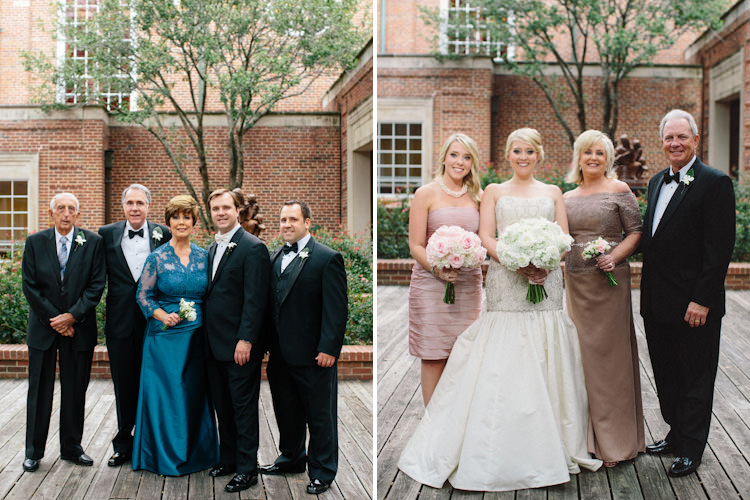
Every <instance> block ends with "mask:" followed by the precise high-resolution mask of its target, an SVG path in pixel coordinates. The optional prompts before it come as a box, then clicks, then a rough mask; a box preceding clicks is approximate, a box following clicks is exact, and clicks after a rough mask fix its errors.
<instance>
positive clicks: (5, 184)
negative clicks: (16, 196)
mask: <svg viewBox="0 0 750 500" xmlns="http://www.w3.org/2000/svg"><path fill="white" fill-rule="evenodd" d="M10 186H11V182H10V181H0V196H2V195H10V193H11V191H10Z"/></svg>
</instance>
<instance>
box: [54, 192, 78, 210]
mask: <svg viewBox="0 0 750 500" xmlns="http://www.w3.org/2000/svg"><path fill="white" fill-rule="evenodd" d="M63 196H67V197H69V198H73V199H74V200H75V202H76V212H80V211H81V204H80V203H79V202H78V198H76V195H74V194H73V193H66V192H63V193H57V194H56V195H55V196H53V197H52V200H51V201H50V202H49V209H50V210H54V209H55V203H56V202H57V200H58V199H60V198H62V197H63Z"/></svg>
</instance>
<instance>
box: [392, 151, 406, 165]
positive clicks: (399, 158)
mask: <svg viewBox="0 0 750 500" xmlns="http://www.w3.org/2000/svg"><path fill="white" fill-rule="evenodd" d="M395 157H396V161H395V162H394V163H396V165H406V154H405V153H396V155H395Z"/></svg>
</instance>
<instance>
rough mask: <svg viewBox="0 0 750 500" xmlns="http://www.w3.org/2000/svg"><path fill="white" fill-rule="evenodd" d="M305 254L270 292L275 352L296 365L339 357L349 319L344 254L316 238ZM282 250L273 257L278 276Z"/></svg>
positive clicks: (275, 280)
mask: <svg viewBox="0 0 750 500" xmlns="http://www.w3.org/2000/svg"><path fill="white" fill-rule="evenodd" d="M305 249H307V250H308V254H307V257H306V258H301V254H302V253H303V252H304V249H303V250H301V251H300V252H299V253H298V254H297V256H296V257H295V258H294V260H293V261H292V262H290V263H289V266H288V267H287V268H286V270H285V272H284V274H287V273H288V274H287V276H286V277H285V278H284V279H282V280H279V279H277V277H276V276H275V277H274V278H273V279H272V281H273V283H274V286H273V290H271V307H272V313H273V314H272V316H273V324H274V326H275V328H274V330H275V331H274V335H273V339H272V344H271V348H272V350H278V351H279V352H280V354H281V356H282V357H283V358H284V360H285V361H286V362H287V363H288V364H290V365H295V366H302V365H312V364H315V363H316V361H315V356H317V355H318V353H320V352H324V353H326V354H330V355H331V356H335V357H337V358H338V357H339V355H340V354H341V346H342V344H343V343H344V333H345V332H346V321H347V318H348V315H349V307H348V299H347V293H346V292H347V285H346V269H345V267H344V259H343V257H342V256H341V254H340V253H338V252H336V251H334V250H332V249H330V248H328V247H327V246H325V245H323V244H322V243H318V242H316V241H315V240H314V239H313V238H310V239H309V240H308V243H307V245H306V247H305ZM280 255H281V249H278V250H276V252H274V254H273V257H272V258H271V262H272V269H273V271H272V272H274V273H276V272H277V271H278V270H279V269H280V266H279V265H278V264H279V262H278V261H280V260H281V256H280Z"/></svg>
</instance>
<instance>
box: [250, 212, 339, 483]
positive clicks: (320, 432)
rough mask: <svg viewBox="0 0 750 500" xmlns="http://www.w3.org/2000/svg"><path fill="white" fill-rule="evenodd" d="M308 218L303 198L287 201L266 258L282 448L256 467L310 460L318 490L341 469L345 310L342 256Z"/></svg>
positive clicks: (284, 467) (274, 470) (301, 464)
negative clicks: (277, 244) (315, 234)
mask: <svg viewBox="0 0 750 500" xmlns="http://www.w3.org/2000/svg"><path fill="white" fill-rule="evenodd" d="M310 219H311V214H310V207H309V206H308V205H307V204H306V203H304V202H301V201H296V200H293V201H288V202H286V203H285V204H284V206H283V207H282V209H281V216H280V229H281V238H282V239H283V240H284V242H285V245H284V246H283V247H282V248H280V249H278V250H276V252H275V253H274V254H273V257H272V258H271V266H272V271H271V299H270V301H271V304H270V307H271V313H272V314H271V315H272V319H273V323H272V324H273V328H272V339H271V346H270V358H269V361H268V369H267V373H268V381H269V383H270V386H271V396H272V399H273V408H274V413H275V414H276V421H277V423H278V425H279V434H280V436H279V449H280V451H281V455H279V457H278V458H277V459H276V461H275V462H274V463H273V464H270V465H266V466H263V467H261V468H260V470H261V473H263V474H285V473H287V472H304V470H305V464H307V469H308V475H309V477H310V483H309V484H308V485H307V493H310V494H319V493H322V492H324V491H325V490H327V489H328V488H329V487H330V485H331V482H333V479H334V478H335V476H336V471H337V469H338V430H337V426H336V419H337V415H336V398H337V370H336V358H338V357H339V355H340V353H341V345H342V344H343V341H344V332H345V330H346V320H347V317H348V312H349V310H348V303H347V289H346V286H347V285H346V270H345V268H344V259H343V258H342V257H341V254H340V253H338V252H336V251H334V250H332V249H330V248H328V247H327V246H325V245H323V244H322V243H319V242H317V241H315V239H313V238H312V237H311V235H310ZM306 426H307V430H308V431H309V433H310V444H309V447H308V449H307V453H305V427H306Z"/></svg>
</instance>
